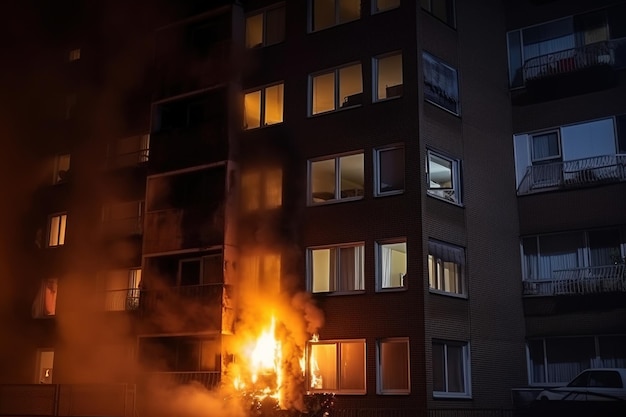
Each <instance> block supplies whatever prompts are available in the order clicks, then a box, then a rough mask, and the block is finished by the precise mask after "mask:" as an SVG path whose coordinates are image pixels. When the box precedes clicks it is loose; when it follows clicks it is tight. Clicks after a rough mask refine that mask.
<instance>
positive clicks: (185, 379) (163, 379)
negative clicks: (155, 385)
mask: <svg viewBox="0 0 626 417" xmlns="http://www.w3.org/2000/svg"><path fill="white" fill-rule="evenodd" d="M146 376H148V377H152V378H155V379H157V380H158V381H159V383H164V384H166V385H187V384H192V383H198V384H200V385H203V386H204V387H206V388H208V389H212V388H217V387H218V386H219V385H220V382H221V373H220V371H179V372H150V373H148V374H146Z"/></svg>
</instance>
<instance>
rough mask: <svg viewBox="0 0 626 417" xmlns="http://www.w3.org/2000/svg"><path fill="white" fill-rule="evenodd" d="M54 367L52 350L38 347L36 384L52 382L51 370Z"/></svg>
mask: <svg viewBox="0 0 626 417" xmlns="http://www.w3.org/2000/svg"><path fill="white" fill-rule="evenodd" d="M53 369H54V350H52V349H39V350H38V352H37V375H36V377H35V383H36V384H52V370H53Z"/></svg>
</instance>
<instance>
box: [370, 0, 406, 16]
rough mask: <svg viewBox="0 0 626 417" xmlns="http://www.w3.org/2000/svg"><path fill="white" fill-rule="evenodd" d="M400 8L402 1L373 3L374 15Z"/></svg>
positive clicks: (386, 0) (384, 0)
mask: <svg viewBox="0 0 626 417" xmlns="http://www.w3.org/2000/svg"><path fill="white" fill-rule="evenodd" d="M398 7H400V0H374V1H372V13H379V12H384V11H387V10H391V9H396V8H398Z"/></svg>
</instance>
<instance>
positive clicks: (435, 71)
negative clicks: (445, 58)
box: [422, 52, 460, 115]
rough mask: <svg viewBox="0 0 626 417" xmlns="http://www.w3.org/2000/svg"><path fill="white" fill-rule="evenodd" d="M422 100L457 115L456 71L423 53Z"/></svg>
mask: <svg viewBox="0 0 626 417" xmlns="http://www.w3.org/2000/svg"><path fill="white" fill-rule="evenodd" d="M422 57H423V65H424V99H425V100H426V101H428V102H429V103H432V104H435V105H437V106H439V107H441V108H443V109H446V110H448V111H450V112H452V113H454V114H456V115H458V114H459V112H460V110H459V85H458V80H457V74H456V69H454V68H452V67H451V66H449V65H447V64H444V63H443V62H442V61H440V60H439V59H437V58H435V57H434V56H432V55H430V54H427V53H426V52H424V53H423V55H422Z"/></svg>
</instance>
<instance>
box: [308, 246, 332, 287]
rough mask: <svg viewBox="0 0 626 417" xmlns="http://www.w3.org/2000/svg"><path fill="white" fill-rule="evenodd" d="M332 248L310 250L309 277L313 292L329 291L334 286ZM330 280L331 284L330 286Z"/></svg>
mask: <svg viewBox="0 0 626 417" xmlns="http://www.w3.org/2000/svg"><path fill="white" fill-rule="evenodd" d="M334 256H335V250H334V249H330V248H329V249H314V250H312V251H311V279H312V285H311V286H312V290H313V292H329V291H331V290H333V289H334V288H333V287H334V279H335V274H334V270H333V269H334V261H333V258H334ZM331 282H333V285H332V287H331Z"/></svg>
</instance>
